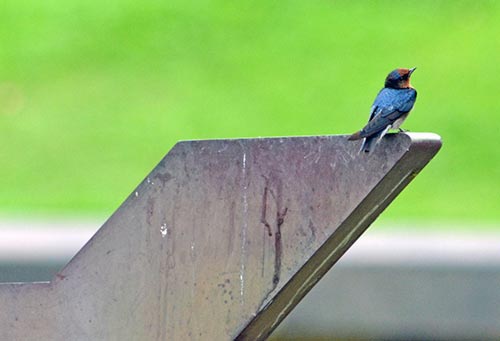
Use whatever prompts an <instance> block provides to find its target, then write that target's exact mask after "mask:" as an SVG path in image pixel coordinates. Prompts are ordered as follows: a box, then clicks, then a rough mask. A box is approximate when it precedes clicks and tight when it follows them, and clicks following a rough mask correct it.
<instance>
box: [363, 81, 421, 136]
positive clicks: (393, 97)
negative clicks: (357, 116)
mask: <svg viewBox="0 0 500 341" xmlns="http://www.w3.org/2000/svg"><path fill="white" fill-rule="evenodd" d="M416 98H417V92H416V91H415V89H389V88H384V89H382V90H381V91H380V92H379V94H378V95H377V97H376V98H375V101H374V102H373V105H372V110H371V113H370V121H369V122H368V124H367V125H366V126H365V127H364V128H363V129H362V130H361V137H368V136H371V135H374V134H376V133H378V132H381V131H382V130H384V129H385V128H386V127H387V126H388V125H390V124H392V123H394V121H396V120H397V119H398V118H400V117H401V116H402V115H403V114H405V113H407V112H409V111H410V110H411V109H412V108H413V104H415V100H416Z"/></svg>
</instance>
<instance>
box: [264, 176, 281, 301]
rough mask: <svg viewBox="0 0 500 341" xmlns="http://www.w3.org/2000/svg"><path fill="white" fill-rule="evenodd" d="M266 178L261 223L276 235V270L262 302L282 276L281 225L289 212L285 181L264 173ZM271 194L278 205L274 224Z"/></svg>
mask: <svg viewBox="0 0 500 341" xmlns="http://www.w3.org/2000/svg"><path fill="white" fill-rule="evenodd" d="M262 177H263V178H264V193H263V195H262V209H261V219H260V221H261V223H262V224H263V225H264V226H265V228H266V231H267V234H268V236H269V237H272V236H273V235H274V272H273V278H272V288H271V289H270V290H269V292H268V293H267V295H266V296H265V297H264V299H263V300H262V303H261V306H262V304H263V303H264V302H265V301H266V300H267V297H269V295H270V294H271V293H272V292H273V291H274V290H275V289H276V287H277V286H278V283H279V281H280V276H281V258H282V254H283V240H282V232H281V227H282V225H283V223H284V222H285V216H286V214H287V212H288V207H284V208H282V206H283V183H282V182H281V180H279V179H275V180H274V178H273V180H274V181H273V183H271V181H270V178H268V177H266V176H264V175H262ZM271 186H272V187H273V188H275V190H276V192H275V191H273V189H272V187H271ZM269 194H270V195H271V197H272V198H273V199H274V203H275V206H276V220H275V221H274V222H273V225H271V223H269V221H268V220H267V213H268V212H267V210H268V208H267V206H268V197H269ZM273 226H274V234H273Z"/></svg>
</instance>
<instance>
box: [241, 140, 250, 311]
mask: <svg viewBox="0 0 500 341" xmlns="http://www.w3.org/2000/svg"><path fill="white" fill-rule="evenodd" d="M242 148H243V166H242V182H243V184H242V193H243V197H242V200H243V225H242V227H241V246H240V247H241V252H240V303H241V305H244V304H245V300H244V295H245V270H246V269H245V262H246V252H247V251H246V250H247V248H246V245H247V228H248V198H247V192H248V183H247V154H246V152H245V149H244V147H243V145H242Z"/></svg>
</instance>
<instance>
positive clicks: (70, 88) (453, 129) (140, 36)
mask: <svg viewBox="0 0 500 341" xmlns="http://www.w3.org/2000/svg"><path fill="white" fill-rule="evenodd" d="M498 37H500V3H499V2H496V1H449V2H438V1H419V2H413V3H408V2H393V1H378V2H365V1H359V2H351V1H314V2H309V1H288V2H271V1H252V2H229V1H197V2H191V1H169V2H166V1H162V2H160V1H152V0H146V1H131V0H120V1H107V2H102V1H96V0H89V1H85V2H83V1H75V2H63V1H56V0H52V1H50V0H49V1H34V0H26V1H14V0H4V1H2V2H1V3H0V46H1V49H0V162H1V168H0V188H1V189H2V190H1V191H0V212H6V213H21V214H24V213H91V214H92V213H99V214H106V215H107V214H110V213H111V212H112V211H114V209H115V208H116V207H117V206H118V205H119V204H120V203H121V201H122V200H123V199H124V198H125V197H126V196H127V195H128V194H129V193H130V192H131V191H132V190H133V188H134V187H135V186H136V185H137V184H138V182H139V181H140V180H142V178H143V177H144V176H145V175H146V174H147V172H149V171H150V170H151V169H152V168H153V166H154V165H155V164H156V163H157V162H158V161H159V160H160V159H161V158H162V157H163V155H164V154H165V153H166V152H167V151H168V150H169V148H170V147H171V146H172V145H173V144H174V143H175V142H176V141H177V140H179V139H202V138H222V137H254V136H278V135H280V136H282V135H317V134H344V133H351V132H353V131H354V130H357V129H358V128H360V127H361V126H362V125H363V124H364V123H365V122H366V120H367V116H368V110H369V108H370V106H371V103H372V101H373V99H374V97H375V95H376V94H377V92H378V91H379V89H380V88H381V87H382V85H383V80H384V78H385V76H386V75H387V73H388V72H389V71H391V70H392V69H394V68H396V67H413V66H417V67H418V69H417V71H416V72H415V74H414V76H413V81H412V84H413V86H414V87H415V88H416V89H417V90H418V93H419V96H418V99H417V103H416V106H415V108H414V110H413V112H412V115H410V118H409V119H408V120H407V121H406V123H405V126H404V128H407V129H409V130H411V131H433V132H436V133H439V134H440V135H441V136H442V137H443V141H444V146H443V149H442V150H441V152H440V153H439V154H438V156H437V157H436V159H435V160H433V161H432V162H431V164H430V165H429V166H428V167H427V168H426V169H425V170H424V171H423V172H422V174H421V175H420V176H419V177H418V178H417V179H416V180H415V182H414V183H412V184H411V185H410V187H409V188H408V189H407V190H406V191H404V192H403V193H402V195H401V196H400V197H399V198H398V200H396V202H395V203H394V204H393V205H392V206H391V207H390V208H389V209H388V211H389V212H388V213H386V216H390V217H391V218H392V219H433V220H439V219H443V220H459V221H464V220H465V221H469V220H470V221H474V222H475V221H478V220H481V221H498V220H499V218H500V209H499V204H500V186H499V179H500V152H499V151H498V142H497V139H498V135H497V134H498V133H499V132H500V129H499V123H498V121H497V120H496V119H495V117H497V116H498V114H499V112H500V104H499V103H500V101H499V99H498V96H499V94H500V91H499V90H500V86H499V82H498V77H499V74H500V63H499V52H500V41H499V38H498Z"/></svg>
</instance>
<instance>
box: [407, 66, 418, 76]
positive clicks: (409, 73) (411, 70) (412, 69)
mask: <svg viewBox="0 0 500 341" xmlns="http://www.w3.org/2000/svg"><path fill="white" fill-rule="evenodd" d="M415 69H416V67H414V68H411V69H410V70H409V71H410V72H408V75H409V76H411V74H412V73H413V71H415Z"/></svg>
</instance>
